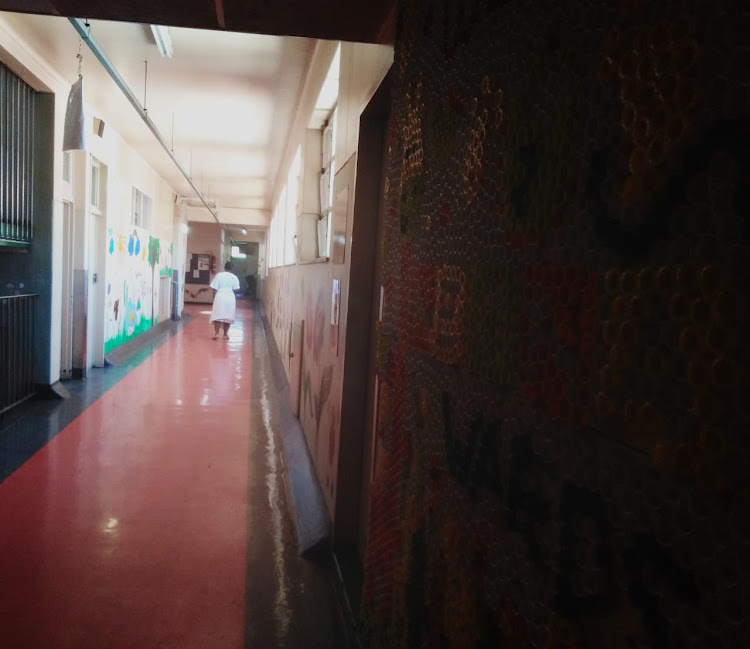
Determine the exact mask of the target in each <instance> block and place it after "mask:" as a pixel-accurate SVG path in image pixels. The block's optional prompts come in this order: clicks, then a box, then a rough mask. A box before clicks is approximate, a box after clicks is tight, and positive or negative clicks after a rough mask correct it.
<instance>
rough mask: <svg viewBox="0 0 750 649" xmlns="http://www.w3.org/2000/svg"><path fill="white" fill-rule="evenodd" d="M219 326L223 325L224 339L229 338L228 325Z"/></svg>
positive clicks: (224, 323)
mask: <svg viewBox="0 0 750 649" xmlns="http://www.w3.org/2000/svg"><path fill="white" fill-rule="evenodd" d="M221 324H223V325H224V338H229V323H228V322H222V323H221Z"/></svg>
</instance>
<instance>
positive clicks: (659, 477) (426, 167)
mask: <svg viewBox="0 0 750 649" xmlns="http://www.w3.org/2000/svg"><path fill="white" fill-rule="evenodd" d="M748 53H750V6H748V4H747V2H742V1H734V0H718V1H716V2H696V1H693V0H664V1H661V2H647V1H641V0H567V1H566V2H555V1H552V0H542V1H539V2H526V1H524V0H470V1H468V2H464V1H462V0H414V1H409V0H406V1H403V2H401V3H400V17H399V30H398V35H397V44H396V60H395V63H394V71H395V85H394V89H393V99H392V115H391V123H390V132H389V142H388V148H389V162H388V171H387V180H386V196H385V200H386V203H387V216H386V219H387V222H386V226H385V230H386V232H385V239H384V242H383V251H384V268H383V281H384V288H385V305H384V319H383V323H382V328H381V331H380V339H379V359H378V361H379V370H378V373H379V378H380V390H379V404H378V427H377V436H376V457H375V462H374V466H375V469H374V479H373V486H372V494H371V499H370V505H371V518H370V530H369V543H368V548H367V555H366V565H365V587H364V605H363V609H362V620H363V624H364V629H365V630H366V631H367V633H366V637H365V642H366V643H367V645H368V646H370V647H371V648H375V647H379V648H388V649H406V648H409V649H419V648H429V649H480V648H486V649H489V648H493V649H494V648H498V647H502V648H504V649H511V648H512V649H526V648H537V649H542V648H544V649H600V648H610V647H611V648H620V647H622V648H625V647H630V648H635V647H639V648H644V649H645V648H653V649H657V648H658V649H667V648H673V649H678V648H679V649H682V648H684V647H694V648H696V649H698V648H708V647H723V648H725V649H729V648H734V649H740V648H742V647H745V646H747V642H748V638H750V507H749V506H748V505H750V478H749V476H750V472H748V467H750V435H748V430H749V429H750V410H749V409H748V395H750V343H749V342H748V341H749V340H750V338H748V331H750V305H749V304H748V295H749V294H750V293H749V292H748V287H749V286H750V264H749V262H748V260H749V259H750V182H749V180H748V179H750V153H749V152H750V65H748V64H747V61H748V58H747V55H748ZM312 299H313V300H315V299H316V296H315V295H313V296H312ZM313 383H315V382H313Z"/></svg>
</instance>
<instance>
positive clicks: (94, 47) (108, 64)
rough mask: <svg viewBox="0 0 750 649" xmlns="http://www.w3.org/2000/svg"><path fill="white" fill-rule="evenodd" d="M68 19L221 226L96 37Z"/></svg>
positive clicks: (84, 25)
mask: <svg viewBox="0 0 750 649" xmlns="http://www.w3.org/2000/svg"><path fill="white" fill-rule="evenodd" d="M68 20H69V21H70V23H71V24H72V25H73V27H75V30H76V31H77V32H78V34H79V35H80V37H81V38H82V39H83V41H84V42H85V43H86V45H88V47H89V49H90V50H91V51H92V52H93V53H94V56H96V58H97V59H98V60H99V63H101V64H102V66H103V67H104V69H105V70H106V71H107V73H108V74H109V76H110V77H112V80H113V81H114V82H115V83H116V84H117V87H118V88H119V89H120V90H122V93H123V94H124V95H125V97H127V99H128V101H129V102H130V103H131V104H132V106H133V108H135V110H136V112H137V113H138V115H140V117H141V119H142V120H143V121H144V122H145V123H146V126H148V128H149V130H150V131H151V133H153V135H154V137H155V138H156V140H157V141H158V142H159V144H160V145H161V146H162V148H163V149H164V151H166V153H167V155H168V156H169V157H170V159H171V160H172V162H174V163H175V165H176V166H177V168H178V169H179V170H180V173H181V174H182V175H183V176H184V177H185V180H187V181H188V183H189V185H190V187H192V189H193V191H194V192H195V194H196V196H197V197H198V198H199V199H200V200H201V202H202V203H203V205H205V206H206V209H207V210H208V211H209V212H210V213H211V216H213V217H214V219H215V220H216V222H217V223H218V224H219V226H220V227H222V226H221V221H219V217H218V216H217V215H216V212H214V210H212V209H211V206H210V205H209V204H208V202H207V201H206V199H205V198H204V197H203V194H201V192H200V191H199V190H198V188H197V187H196V186H195V184H194V183H193V180H192V178H191V177H190V175H189V174H188V172H187V171H186V170H185V168H184V167H183V166H182V165H181V164H180V163H179V161H178V160H177V158H175V155H174V153H172V150H171V149H170V147H169V145H168V144H167V141H166V140H165V139H164V137H163V136H162V134H161V133H160V132H159V129H158V128H157V127H156V124H154V122H153V121H152V120H151V118H150V117H149V116H148V113H147V112H146V111H145V110H144V108H143V106H141V104H140V103H139V102H138V99H137V98H136V96H135V95H134V94H133V91H132V90H131V89H130V87H129V86H128V84H127V83H125V80H124V79H123V78H122V76H120V73H119V72H118V71H117V68H115V66H114V65H113V64H112V61H110V60H109V57H108V56H107V55H106V54H105V53H104V50H103V49H102V48H101V45H99V43H97V41H96V39H95V38H94V37H93V36H92V35H91V31H90V30H89V27H88V25H87V24H86V23H85V22H84V21H83V20H81V19H80V18H68ZM222 229H223V227H222Z"/></svg>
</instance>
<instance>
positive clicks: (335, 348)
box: [331, 279, 341, 356]
mask: <svg viewBox="0 0 750 649" xmlns="http://www.w3.org/2000/svg"><path fill="white" fill-rule="evenodd" d="M340 298H341V291H340V280H338V279H334V280H333V282H332V284H331V351H332V352H333V353H334V354H335V355H336V356H338V355H339V306H340V304H341V300H340Z"/></svg>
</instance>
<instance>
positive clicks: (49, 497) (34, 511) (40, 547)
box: [0, 308, 270, 649]
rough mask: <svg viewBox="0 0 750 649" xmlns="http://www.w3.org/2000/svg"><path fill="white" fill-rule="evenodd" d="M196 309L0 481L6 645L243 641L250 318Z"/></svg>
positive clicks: (1, 613)
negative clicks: (218, 319)
mask: <svg viewBox="0 0 750 649" xmlns="http://www.w3.org/2000/svg"><path fill="white" fill-rule="evenodd" d="M194 310H195V311H196V314H195V320H194V321H193V322H191V323H190V324H188V325H187V326H186V327H185V328H184V329H183V330H182V332H180V333H179V334H177V335H176V336H174V337H173V338H171V339H170V340H169V341H168V342H167V343H165V344H164V345H163V346H161V347H160V348H159V349H157V350H156V352H155V353H153V354H152V355H151V356H150V357H149V358H148V359H147V360H145V361H144V362H143V363H142V364H141V365H139V366H138V367H137V368H136V369H134V370H133V371H132V372H131V373H129V374H128V375H127V376H126V377H125V378H123V379H122V380H121V381H120V382H119V383H117V384H116V385H115V386H114V387H113V388H112V389H110V390H109V391H108V392H106V393H105V394H104V395H103V396H102V397H101V398H100V399H99V400H98V401H96V402H95V403H94V404H93V405H92V406H91V407H89V408H88V409H87V410H85V411H84V412H83V413H82V414H81V415H80V416H79V417H78V418H77V419H75V420H74V421H73V422H72V423H71V424H70V425H69V426H67V428H65V429H64V430H63V431H62V432H61V433H60V434H59V435H58V436H57V437H55V438H54V439H53V440H52V441H51V442H50V443H49V444H47V445H46V446H45V447H44V448H43V449H42V450H40V451H39V452H38V453H36V454H35V455H34V456H33V457H32V458H31V459H30V460H28V461H27V462H26V463H25V464H24V465H23V466H21V467H20V468H19V469H18V470H17V471H15V472H14V473H13V474H12V475H10V476H9V477H8V478H7V479H6V480H5V481H4V482H3V483H2V484H0V525H1V526H2V527H0V646H2V647H8V648H11V649H35V648H42V647H43V648H45V649H47V648H55V649H62V648H68V647H70V648H76V649H81V648H89V647H90V648H95V649H104V648H107V649H115V648H119V647H123V648H124V647H129V648H138V649H145V648H152V647H153V648H156V647H164V648H167V647H169V648H172V647H173V648H181V649H188V648H192V647H195V648H196V649H198V648H201V649H206V648H211V647H217V648H218V647H227V648H231V647H242V646H245V639H244V636H245V631H246V629H245V625H246V615H247V613H246V602H245V592H246V583H245V581H246V573H247V570H246V560H247V553H248V551H247V545H248V511H249V510H248V471H249V463H248V454H249V449H250V435H249V428H250V426H249V421H250V407H251V399H250V394H251V375H252V371H251V369H252V367H251V364H252V357H253V354H252V336H250V335H247V334H248V329H249V326H250V324H249V323H250V318H251V315H252V314H251V312H250V310H249V309H242V308H241V309H239V310H238V322H237V323H236V324H235V325H234V326H233V327H232V328H231V329H230V339H229V340H228V341H225V340H218V341H214V340H211V335H212V330H211V328H210V327H209V325H208V317H207V315H205V314H200V313H199V312H198V311H199V309H195V308H194ZM269 560H270V559H269ZM258 646H261V645H258Z"/></svg>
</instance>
